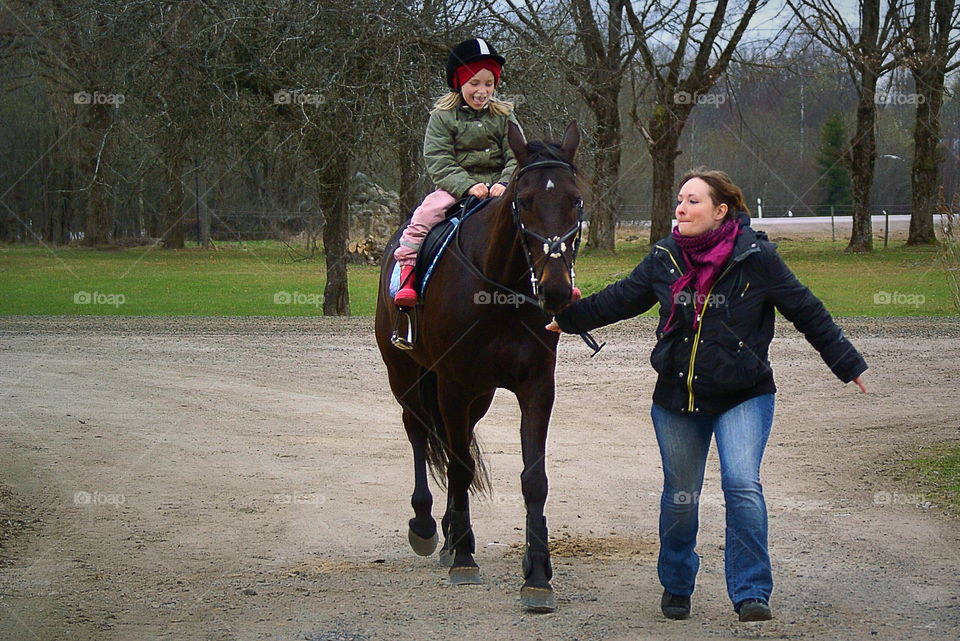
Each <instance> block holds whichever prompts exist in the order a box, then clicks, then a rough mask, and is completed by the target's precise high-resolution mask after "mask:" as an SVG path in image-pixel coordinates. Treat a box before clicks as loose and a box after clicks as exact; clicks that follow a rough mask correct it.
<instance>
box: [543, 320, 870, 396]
mask: <svg viewBox="0 0 960 641" xmlns="http://www.w3.org/2000/svg"><path fill="white" fill-rule="evenodd" d="M544 329H545V330H547V331H548V332H556V333H558V334H562V333H563V330H562V329H560V326H559V325H557V321H556V320H552V321H550V324H549V325H547V326H546V327H544ZM864 391H866V390H864Z"/></svg>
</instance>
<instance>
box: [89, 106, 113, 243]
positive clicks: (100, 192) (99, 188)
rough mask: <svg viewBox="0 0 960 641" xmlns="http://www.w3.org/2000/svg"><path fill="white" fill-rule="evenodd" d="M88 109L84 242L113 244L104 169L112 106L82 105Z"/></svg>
mask: <svg viewBox="0 0 960 641" xmlns="http://www.w3.org/2000/svg"><path fill="white" fill-rule="evenodd" d="M83 107H84V108H85V109H86V110H88V111H89V113H88V114H87V118H86V123H85V140H84V143H83V146H82V147H81V154H82V155H83V160H82V162H81V166H82V167H83V179H84V180H85V181H86V183H87V186H88V188H87V204H86V220H85V225H84V236H83V242H84V244H85V245H91V246H94V247H96V246H98V245H110V244H111V243H112V242H113V230H112V229H111V221H110V210H109V208H108V194H107V185H106V183H105V182H104V176H105V174H106V170H105V168H104V165H105V162H106V156H107V149H108V147H109V140H108V137H109V130H110V120H111V116H112V114H111V113H110V111H111V109H112V107H111V106H110V105H105V104H90V105H83Z"/></svg>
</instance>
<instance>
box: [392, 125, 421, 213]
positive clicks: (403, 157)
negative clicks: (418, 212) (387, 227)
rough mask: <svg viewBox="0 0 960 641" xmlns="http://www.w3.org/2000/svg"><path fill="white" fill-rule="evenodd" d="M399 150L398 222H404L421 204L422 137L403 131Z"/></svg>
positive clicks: (398, 146)
mask: <svg viewBox="0 0 960 641" xmlns="http://www.w3.org/2000/svg"><path fill="white" fill-rule="evenodd" d="M401 135H402V136H403V137H402V138H401V139H400V140H399V141H398V144H397V152H398V154H399V156H400V189H399V195H400V202H399V203H398V205H397V206H398V207H399V211H398V212H397V222H398V223H399V224H401V225H402V224H403V223H405V222H406V221H407V219H408V218H409V217H410V214H411V213H412V212H413V210H414V209H416V208H417V206H418V205H419V204H420V197H421V194H420V193H419V190H420V170H421V165H420V144H421V142H422V139H420V138H418V137H417V136H416V135H414V134H413V133H412V130H411V131H410V133H409V134H406V133H402V134H401Z"/></svg>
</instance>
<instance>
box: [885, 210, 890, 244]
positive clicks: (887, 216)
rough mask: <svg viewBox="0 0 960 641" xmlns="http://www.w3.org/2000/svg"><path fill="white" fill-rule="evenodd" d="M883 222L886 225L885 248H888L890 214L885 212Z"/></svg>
mask: <svg viewBox="0 0 960 641" xmlns="http://www.w3.org/2000/svg"><path fill="white" fill-rule="evenodd" d="M883 220H884V222H885V223H886V224H885V225H884V228H883V248H884V249H886V248H887V239H888V238H889V237H890V214H888V213H887V210H886V209H884V210H883Z"/></svg>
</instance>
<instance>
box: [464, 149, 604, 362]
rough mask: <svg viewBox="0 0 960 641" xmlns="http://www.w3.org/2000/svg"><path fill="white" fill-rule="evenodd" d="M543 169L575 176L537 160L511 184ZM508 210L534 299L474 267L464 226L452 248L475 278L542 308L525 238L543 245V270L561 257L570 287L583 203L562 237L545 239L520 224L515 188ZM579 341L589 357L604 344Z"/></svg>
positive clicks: (584, 336) (554, 162) (587, 336)
mask: <svg viewBox="0 0 960 641" xmlns="http://www.w3.org/2000/svg"><path fill="white" fill-rule="evenodd" d="M546 167H558V168H561V169H566V170H568V171H570V172H571V173H573V174H574V175H576V173H577V171H576V169H574V167H573V165H571V164H570V163H568V162H565V161H563V160H540V161H537V162H533V163H530V164H529V165H525V166H523V167H521V168H520V170H519V171H518V172H517V175H516V176H515V177H514V178H513V183H514V185H516V183H517V182H518V181H519V180H520V178H521V177H522V176H523V175H524V174H525V173H527V172H528V171H530V170H531V169H542V168H546ZM482 206H483V204H482V203H481V204H480V205H477V206H476V207H474V208H473V209H472V210H471V211H470V212H467V214H466V215H465V216H464V218H466V217H467V216H469V215H470V214H471V213H473V212H474V211H476V210H477V209H479V208H480V207H482ZM510 208H511V211H512V212H513V223H514V225H515V226H516V228H517V233H518V235H519V236H520V244H521V245H522V247H523V254H524V256H525V257H526V259H527V268H528V269H529V271H530V284H531V286H532V287H533V298H531V297H530V296H527V295H526V294H522V293H520V292H518V291H515V290H514V289H512V288H511V287H508V286H506V285H504V284H502V283H498V282H496V281H495V280H493V279H491V278H490V277H489V276H487V275H486V274H484V273H483V272H482V271H480V269H479V268H477V266H476V265H474V264H473V262H472V261H471V260H470V259H469V258H468V257H467V256H466V255H465V254H464V253H463V248H462V247H461V246H460V231H461V230H462V229H463V225H458V226H457V231H456V232H455V237H456V238H455V242H454V243H453V249H454V251H455V252H456V253H457V254H458V256H459V258H460V260H461V262H462V263H463V265H464V266H466V267H467V269H468V270H469V271H470V272H471V273H473V274H474V275H475V276H477V277H478V278H480V280H482V281H484V282H486V283H488V284H490V285H493V286H494V287H497V288H499V289H502V290H504V291H506V292H509V293H510V294H512V295H513V296H515V297H516V300H518V301H522V302H524V303H530V304H531V305H536V306H537V307H540V308H541V309H542V305H541V303H540V300H539V298H540V277H541V276H543V271H542V270H541V272H540V274H539V275H537V271H536V268H535V267H534V264H533V255H532V254H531V253H530V245H529V243H527V236H530V237H532V238H533V239H534V240H536V241H537V242H540V243H543V253H544V255H545V257H546V260H544V266H543V268H544V269H546V267H547V266H546V261H547V260H550V259H556V258H561V259H562V260H563V263H564V266H565V267H566V268H567V273H569V274H570V286H571V287H573V284H574V277H575V275H574V273H573V266H574V263H576V262H577V254H578V253H579V252H580V238H581V236H582V234H583V201H582V200H578V201H577V222H576V224H574V225H573V227H571V228H570V229H568V230H567V231H566V232H564V233H563V234H561V235H558V236H554V237H552V238H545V237H543V236H541V235H540V234H538V233H537V232H535V231H533V230H530V229H527V227H526V225H524V224H523V220H522V219H521V218H520V207H519V206H518V204H517V190H516V187H514V194H513V200H511V201H510ZM571 238H573V251H572V252H571V254H570V262H567V256H566V251H567V245H566V243H567V241H568V240H570V239H571ZM580 338H581V339H583V342H584V343H586V344H587V347H589V348H590V349H592V350H593V354H591V355H590V356H591V358H592V357H594V356H596V355H597V352H599V351H600V350H601V349H602V348H603V346H604V345H606V343H598V342H597V340H596V339H595V338H594V337H593V336H591V335H590V333H589V332H581V333H580Z"/></svg>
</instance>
